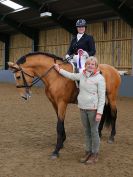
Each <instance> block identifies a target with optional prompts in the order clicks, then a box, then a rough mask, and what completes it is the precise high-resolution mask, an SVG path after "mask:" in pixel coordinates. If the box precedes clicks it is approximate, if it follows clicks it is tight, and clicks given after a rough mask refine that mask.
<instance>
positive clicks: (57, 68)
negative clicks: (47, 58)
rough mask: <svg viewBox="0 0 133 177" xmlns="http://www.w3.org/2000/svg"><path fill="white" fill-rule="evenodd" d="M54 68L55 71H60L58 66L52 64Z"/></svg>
mask: <svg viewBox="0 0 133 177" xmlns="http://www.w3.org/2000/svg"><path fill="white" fill-rule="evenodd" d="M54 68H55V69H56V71H58V72H59V71H60V67H59V65H58V64H54Z"/></svg>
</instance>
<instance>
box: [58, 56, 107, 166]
mask: <svg viewBox="0 0 133 177" xmlns="http://www.w3.org/2000/svg"><path fill="white" fill-rule="evenodd" d="M55 69H56V70H57V71H58V72H59V73H60V74H61V75H63V76H64V77H67V78H69V79H72V80H78V81H79V90H80V91H79V95H78V107H79V108H80V114H81V121H82V124H83V128H84V132H85V144H86V148H85V151H86V153H85V156H84V157H83V158H81V159H80V162H81V163H86V164H91V163H95V162H97V161H98V152H99V146H100V138H99V134H98V126H99V122H100V120H101V116H102V114H103V108H104V104H105V80H104V77H103V76H102V75H101V74H100V72H99V71H98V62H97V59H96V57H89V58H88V59H87V60H86V63H85V70H84V71H83V72H82V73H70V72H68V71H65V70H63V69H61V68H60V67H59V65H58V64H55Z"/></svg>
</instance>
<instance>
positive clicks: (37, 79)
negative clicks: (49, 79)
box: [13, 65, 54, 92]
mask: <svg viewBox="0 0 133 177" xmlns="http://www.w3.org/2000/svg"><path fill="white" fill-rule="evenodd" d="M53 68H54V65H53V66H51V67H50V68H49V69H48V70H47V71H46V72H45V73H44V74H43V75H41V76H40V77H39V76H38V77H37V78H36V79H34V80H33V81H32V83H31V84H30V85H29V84H28V83H27V81H26V78H25V75H27V76H29V77H31V78H34V77H35V76H32V75H30V74H28V73H27V72H25V71H24V70H23V69H22V68H21V67H20V66H19V69H16V68H15V67H14V69H15V71H14V72H13V73H16V72H18V71H20V72H21V74H22V79H23V83H24V84H23V85H16V87H17V88H25V89H26V92H29V88H31V87H32V86H33V85H35V84H36V83H37V82H39V81H40V80H41V79H42V77H45V76H47V74H48V73H49V71H51V70H52V69H53Z"/></svg>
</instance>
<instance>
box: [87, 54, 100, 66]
mask: <svg viewBox="0 0 133 177" xmlns="http://www.w3.org/2000/svg"><path fill="white" fill-rule="evenodd" d="M90 61H95V65H96V68H97V67H98V60H97V58H96V57H94V56H90V57H89V58H87V60H86V62H85V65H86V64H87V63H89V62H90Z"/></svg>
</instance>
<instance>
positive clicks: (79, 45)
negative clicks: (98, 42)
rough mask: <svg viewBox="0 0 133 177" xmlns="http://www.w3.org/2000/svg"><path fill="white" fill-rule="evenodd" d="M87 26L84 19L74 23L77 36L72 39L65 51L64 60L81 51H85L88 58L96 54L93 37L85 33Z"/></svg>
mask: <svg viewBox="0 0 133 177" xmlns="http://www.w3.org/2000/svg"><path fill="white" fill-rule="evenodd" d="M86 27H87V24H86V21H85V20H84V19H79V20H77V22H76V28H77V32H78V33H77V35H76V36H75V37H74V38H73V39H72V41H71V43H70V47H69V49H68V51H67V55H66V57H65V58H66V59H70V56H71V55H72V56H73V55H74V54H75V55H77V54H78V50H79V49H82V50H83V51H86V52H87V54H88V56H94V55H95V53H96V49H95V42H94V39H93V36H91V35H88V34H86V33H85V30H86Z"/></svg>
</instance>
